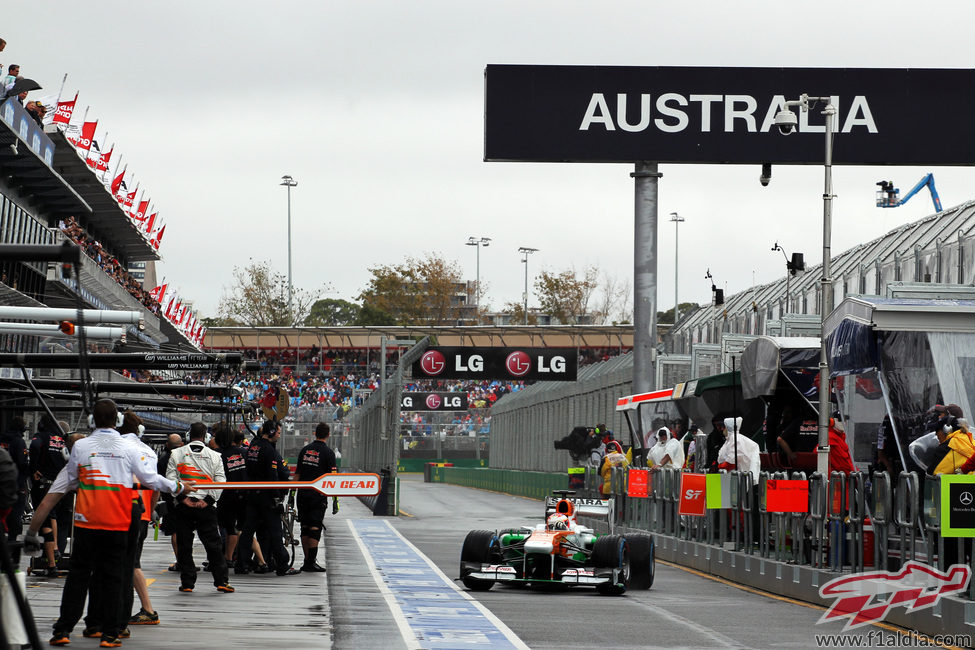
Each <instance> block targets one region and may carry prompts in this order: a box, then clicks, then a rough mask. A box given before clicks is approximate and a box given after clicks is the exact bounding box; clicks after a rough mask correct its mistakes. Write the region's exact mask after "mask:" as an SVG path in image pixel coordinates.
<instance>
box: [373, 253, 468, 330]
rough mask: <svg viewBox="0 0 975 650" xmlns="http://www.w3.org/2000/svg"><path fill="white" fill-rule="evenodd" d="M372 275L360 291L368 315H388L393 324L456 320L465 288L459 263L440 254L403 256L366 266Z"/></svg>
mask: <svg viewBox="0 0 975 650" xmlns="http://www.w3.org/2000/svg"><path fill="white" fill-rule="evenodd" d="M369 272H370V273H371V274H372V277H371V278H370V280H369V284H368V285H367V286H366V288H365V289H364V290H363V291H362V293H360V294H359V300H361V301H362V310H363V311H364V312H365V311H366V310H367V309H368V310H369V311H368V312H367V318H380V319H382V320H385V319H386V318H387V317H388V318H389V319H391V320H392V321H393V322H392V323H381V324H395V325H448V324H453V323H455V322H456V321H457V319H458V316H459V308H460V307H462V306H463V305H464V304H465V302H464V300H459V299H458V293H462V294H463V293H465V292H466V285H465V284H464V282H463V279H462V277H461V271H460V267H458V266H457V263H456V262H448V261H447V260H445V259H443V258H442V257H438V256H436V255H433V254H427V256H426V257H424V258H423V259H414V258H411V257H408V258H406V260H404V261H403V262H402V263H400V264H395V265H383V266H377V267H374V268H371V269H369Z"/></svg>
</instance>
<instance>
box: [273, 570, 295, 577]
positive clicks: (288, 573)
mask: <svg viewBox="0 0 975 650" xmlns="http://www.w3.org/2000/svg"><path fill="white" fill-rule="evenodd" d="M299 573H301V571H299V570H298V569H288V570H287V571H283V572H282V571H275V574H276V575H279V576H296V575H298V574H299Z"/></svg>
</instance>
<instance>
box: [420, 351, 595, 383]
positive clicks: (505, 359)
mask: <svg viewBox="0 0 975 650" xmlns="http://www.w3.org/2000/svg"><path fill="white" fill-rule="evenodd" d="M578 366H579V355H578V354H577V353H576V350H575V348H462V347H432V348H428V349H427V351H426V352H424V353H423V356H422V357H420V359H419V360H418V361H416V362H414V363H413V378H414V379H508V380H511V379H516V380H517V379H521V380H524V381H575V380H576V370H577V369H578Z"/></svg>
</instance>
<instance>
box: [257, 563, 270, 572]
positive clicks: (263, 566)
mask: <svg viewBox="0 0 975 650" xmlns="http://www.w3.org/2000/svg"><path fill="white" fill-rule="evenodd" d="M270 572H271V569H269V568H268V566H267V565H266V564H260V565H258V567H257V568H256V569H254V573H257V574H265V573H270Z"/></svg>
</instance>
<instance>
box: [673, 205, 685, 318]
mask: <svg viewBox="0 0 975 650" xmlns="http://www.w3.org/2000/svg"><path fill="white" fill-rule="evenodd" d="M670 221H671V222H672V223H673V224H674V329H676V328H677V321H678V320H680V300H678V299H677V278H678V275H679V273H680V266H678V264H677V254H678V252H679V250H680V240H679V239H678V238H677V231H678V230H679V228H680V225H681V224H682V223H683V222H684V217H682V216H680V215H679V214H677V213H676V212H671V213H670Z"/></svg>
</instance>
